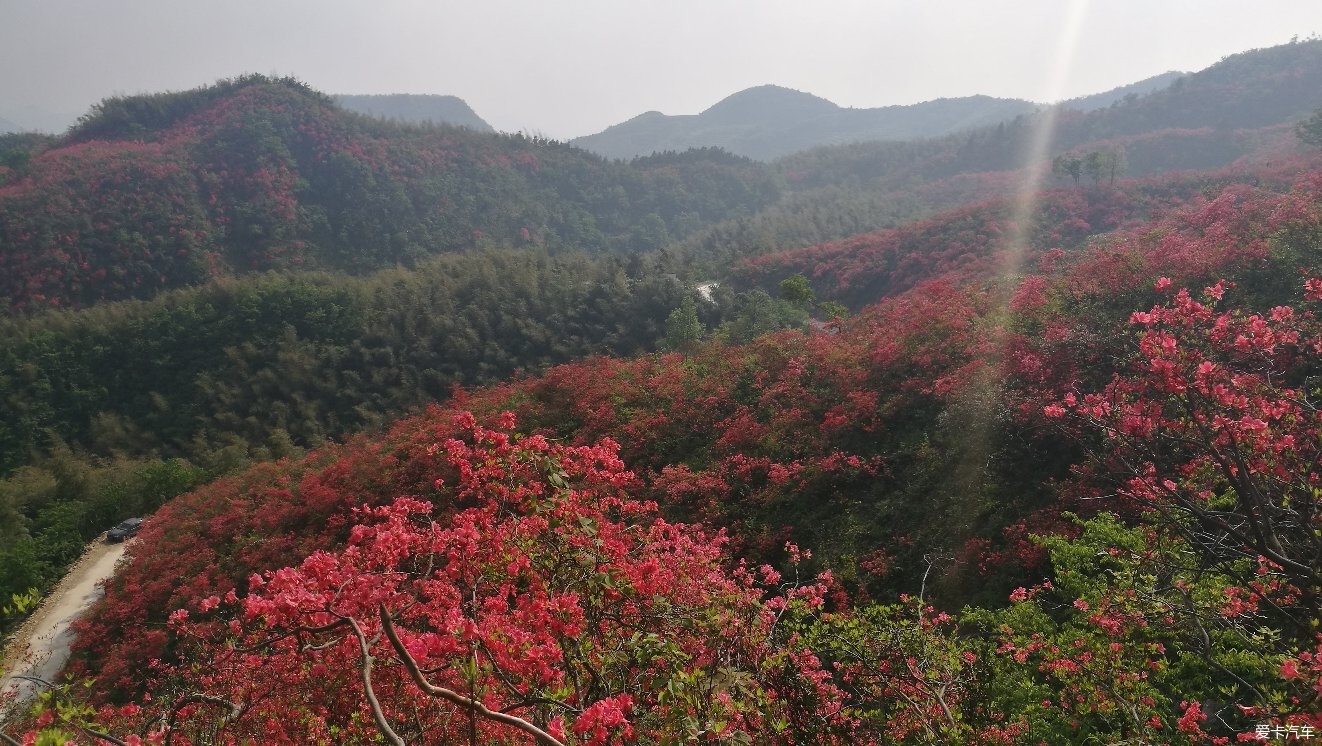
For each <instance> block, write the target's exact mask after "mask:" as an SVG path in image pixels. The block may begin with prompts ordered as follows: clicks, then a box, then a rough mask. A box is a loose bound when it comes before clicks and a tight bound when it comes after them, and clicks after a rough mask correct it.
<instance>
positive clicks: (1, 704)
mask: <svg viewBox="0 0 1322 746" xmlns="http://www.w3.org/2000/svg"><path fill="white" fill-rule="evenodd" d="M125 546H126V545H125V544H124V543H120V544H107V543H105V540H104V539H98V540H97V541H95V542H93V543H91V544H88V545H87V549H86V551H84V552H83V556H82V557H80V558H79V559H78V561H77V562H76V563H74V565H73V567H71V568H70V569H69V573H68V574H67V575H65V576H64V579H63V580H61V581H60V583H59V585H57V586H55V589H54V590H52V591H51V593H50V595H49V596H47V597H46V599H45V600H44V601H42V604H41V606H40V608H38V609H37V611H36V613H34V614H33V615H32V616H31V617H30V618H29V619H28V620H27V621H25V622H24V623H23V626H22V627H20V628H19V630H18V632H17V633H16V634H15V635H14V636H13V637H12V638H10V639H9V640H8V644H7V646H6V647H5V650H4V658H3V663H0V670H3V671H4V672H5V674H6V675H5V676H4V677H3V678H0V722H3V721H4V719H5V717H6V716H7V715H8V713H9V712H10V711H11V710H12V709H14V708H18V707H21V706H22V705H24V704H26V703H27V702H29V701H31V699H32V698H33V697H35V696H36V695H37V693H38V692H39V691H40V690H41V685H40V684H37V683H35V682H32V681H26V680H24V679H15V678H14V675H15V674H23V675H27V676H35V677H37V678H40V679H45V680H47V681H54V679H55V677H56V676H58V675H59V672H60V669H62V668H64V664H65V662H66V661H68V660H69V645H70V643H72V642H73V638H74V634H73V630H71V629H69V625H70V623H72V622H73V620H75V619H77V618H78V615H80V614H82V613H83V612H84V611H86V610H87V608H88V607H89V606H91V605H92V603H93V602H94V601H96V600H97V599H98V598H100V597H101V593H102V591H101V586H100V585H99V583H100V582H101V581H102V580H105V579H106V578H108V577H110V576H111V575H113V574H114V573H115V564H116V563H118V562H119V560H120V558H121V557H123V556H124V548H125ZM10 692H13V693H15V694H16V698H15V700H14V701H13V702H12V703H11V702H6V700H8V699H9V697H8V696H7V695H8V694H9V693H10Z"/></svg>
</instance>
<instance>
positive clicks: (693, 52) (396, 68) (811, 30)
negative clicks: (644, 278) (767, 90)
mask: <svg viewBox="0 0 1322 746" xmlns="http://www.w3.org/2000/svg"><path fill="white" fill-rule="evenodd" d="M1318 33H1322V0H904V1H900V0H0V117H4V118H8V119H11V120H14V121H16V122H18V123H20V124H27V123H28V122H27V120H29V119H31V118H32V117H33V116H35V114H34V111H35V110H37V109H40V110H45V111H47V112H57V113H61V114H68V115H76V114H79V113H82V112H84V111H86V110H87V108H88V107H89V106H90V105H91V104H93V103H95V102H96V101H98V100H100V99H102V98H104V97H106V96H112V95H122V94H132V93H142V92H157V91H163V90H183V89H188V88H195V87H197V86H200V85H204V84H207V83H211V82H214V81H215V80H216V79H218V78H223V77H231V76H234V75H238V74H241V73H245V72H257V73H275V74H280V75H292V76H294V77H297V78H299V79H301V80H303V81H305V82H307V83H309V84H310V85H312V86H313V87H315V88H317V89H319V90H322V91H325V92H327V93H443V94H451V95H455V96H459V97H460V98H463V99H464V100H465V101H467V102H468V104H469V105H470V106H472V107H473V109H474V110H476V111H477V113H478V115H479V116H481V117H482V118H483V119H486V120H487V121H488V122H490V123H491V124H492V125H493V126H494V127H496V128H497V129H500V130H506V131H517V130H525V131H529V132H533V133H537V134H543V135H547V136H550V137H555V138H561V139H566V138H570V137H575V136H578V135H586V134H591V133H593V132H597V131H600V130H602V129H604V128H605V127H607V126H609V125H611V124H615V123H618V122H621V121H623V120H625V119H628V118H630V117H633V116H635V115H637V114H640V113H642V112H644V111H648V110H652V109H655V110H659V111H662V112H665V113H667V114H694V113H697V112H699V111H701V110H703V109H705V108H707V107H708V106H710V105H712V104H714V103H716V102H717V101H719V100H720V99H722V98H724V97H725V96H728V95H729V94H731V93H734V92H736V91H739V90H742V89H744V88H748V87H751V86H755V85H761V84H764V83H775V84H778V85H783V86H786V87H789V88H796V89H798V90H802V91H807V92H809V93H814V94H816V95H818V96H822V97H824V98H827V99H830V100H832V101H834V102H836V103H837V104H840V105H842V106H854V107H875V106H886V105H890V104H909V103H916V102H919V101H926V100H930V99H933V98H940V97H947V96H965V95H972V94H978V93H982V94H988V95H992V96H1006V97H1015V98H1027V99H1031V100H1037V101H1041V100H1049V99H1055V98H1068V97H1073V96H1077V95H1084V94H1088V93H1097V92H1100V91H1103V90H1107V89H1110V88H1114V87H1116V86H1120V85H1124V84H1126V83H1131V82H1134V81H1137V80H1140V79H1142V78H1146V77H1149V76H1152V75H1156V74H1158V73H1161V72H1165V71H1167V70H1186V71H1193V70H1199V69H1202V68H1205V67H1207V66H1209V65H1211V64H1213V63H1215V62H1216V61H1217V60H1218V59H1220V58H1221V57H1224V56H1226V55H1229V54H1233V53H1235V52H1241V51H1245V50H1248V49H1252V48H1255V47H1265V46H1273V45H1276V44H1283V43H1286V42H1288V41H1289V40H1290V38H1291V37H1292V36H1295V35H1297V36H1298V37H1299V38H1301V39H1303V38H1306V37H1308V36H1310V35H1314V34H1318Z"/></svg>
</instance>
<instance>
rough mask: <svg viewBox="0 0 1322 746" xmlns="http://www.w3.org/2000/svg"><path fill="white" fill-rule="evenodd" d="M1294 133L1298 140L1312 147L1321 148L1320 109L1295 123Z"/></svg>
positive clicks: (1321, 122) (1321, 118)
mask: <svg viewBox="0 0 1322 746" xmlns="http://www.w3.org/2000/svg"><path fill="white" fill-rule="evenodd" d="M1294 131H1295V135H1296V136H1297V137H1298V138H1299V142H1302V143H1303V144H1305V145H1309V146H1311V147H1314V148H1322V109H1318V110H1317V111H1315V112H1313V114H1312V115H1311V116H1309V117H1308V118H1307V119H1304V120H1303V121H1301V122H1300V123H1299V124H1297V125H1295V129H1294Z"/></svg>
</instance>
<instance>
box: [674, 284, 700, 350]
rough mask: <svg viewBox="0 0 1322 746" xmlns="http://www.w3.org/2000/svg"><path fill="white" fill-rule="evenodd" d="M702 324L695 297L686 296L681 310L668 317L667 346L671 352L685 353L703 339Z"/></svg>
mask: <svg viewBox="0 0 1322 746" xmlns="http://www.w3.org/2000/svg"><path fill="white" fill-rule="evenodd" d="M702 332H703V329H702V323H701V322H699V321H698V306H697V304H696V303H694V302H693V296H691V295H686V296H684V300H683V301H681V302H680V304H679V308H676V309H675V310H673V311H671V312H670V315H669V316H667V317H666V337H665V346H666V348H667V349H670V350H677V351H685V350H688V349H689V348H690V347H692V346H693V343H694V342H697V341H698V340H700V339H702Z"/></svg>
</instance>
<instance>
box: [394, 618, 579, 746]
mask: <svg viewBox="0 0 1322 746" xmlns="http://www.w3.org/2000/svg"><path fill="white" fill-rule="evenodd" d="M377 608H378V610H379V612H380V615H381V628H382V629H383V630H384V631H385V633H386V639H388V640H390V645H391V647H393V648H394V649H395V653H396V654H397V655H399V659H400V661H401V662H402V663H403V664H404V667H405V668H406V669H408V672H409V675H410V676H412V677H413V681H414V683H416V684H417V685H418V688H420V689H422V691H423V692H425V693H427V694H430V695H431V696H433V697H439V698H441V699H444V700H446V701H447V702H451V703H453V704H456V705H459V706H460V707H465V708H468V709H469V710H470V711H472V712H475V713H477V714H478V715H481V716H482V717H484V718H488V719H490V720H495V721H496V722H498V723H504V724H505V725H508V726H511V727H513V728H517V729H519V730H521V731H523V732H524V733H527V734H529V735H531V736H533V737H535V738H538V739H540V740H542V741H544V742H545V743H547V744H549V745H550V746H565V744H564V743H562V742H561V741H560V740H558V739H556V738H555V737H554V736H552V735H551V734H550V733H547V732H546V731H544V730H542V729H541V728H538V727H537V726H535V725H533V724H532V723H530V722H528V721H527V720H524V719H523V718H521V717H518V716H517V715H511V714H509V713H506V712H497V711H495V710H491V709H489V708H487V706H486V705H484V704H482V703H481V702H479V701H477V700H476V699H474V698H472V697H465V696H464V695H462V694H459V693H458V692H456V691H454V690H452V689H447V688H445V687H443V686H436V685H435V684H433V683H431V682H430V681H428V680H427V677H426V676H424V675H423V674H422V671H421V669H419V668H418V662H417V661H416V660H414V659H413V656H412V655H410V654H409V651H408V650H407V649H406V648H405V647H404V643H403V642H401V641H400V639H399V634H398V633H396V632H395V622H394V620H392V619H391V618H390V614H389V612H387V611H386V607H385V604H381V605H380V606H378V607H377Z"/></svg>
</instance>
